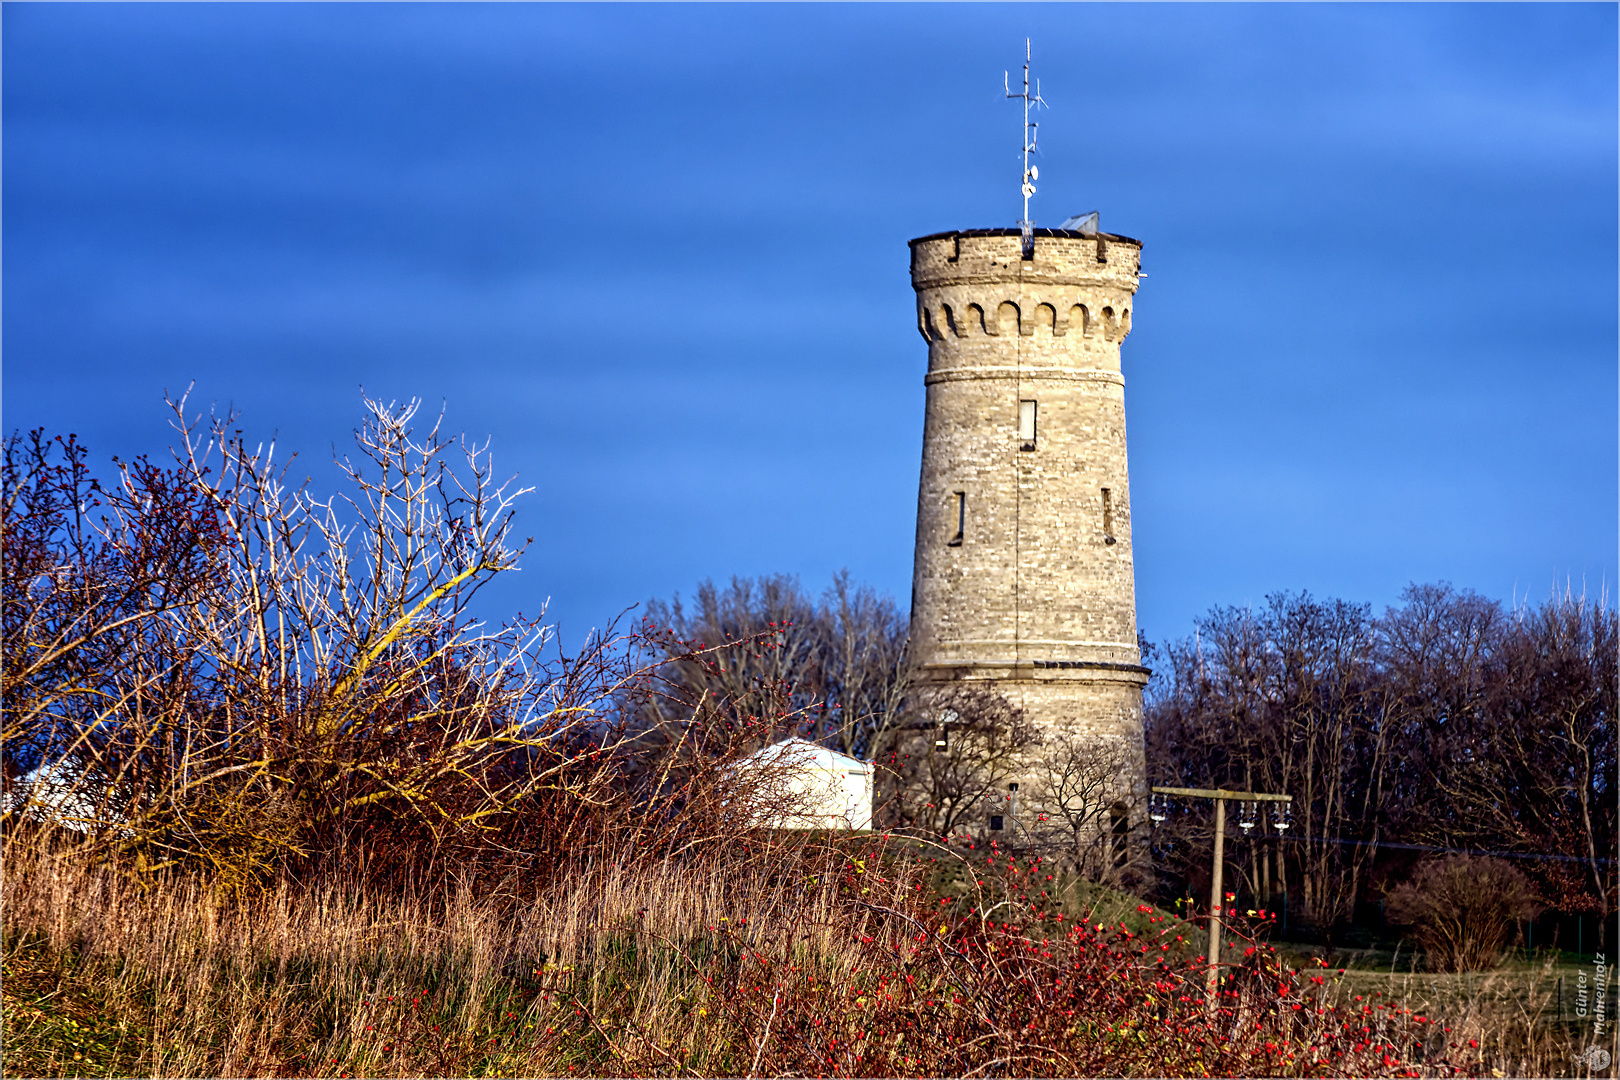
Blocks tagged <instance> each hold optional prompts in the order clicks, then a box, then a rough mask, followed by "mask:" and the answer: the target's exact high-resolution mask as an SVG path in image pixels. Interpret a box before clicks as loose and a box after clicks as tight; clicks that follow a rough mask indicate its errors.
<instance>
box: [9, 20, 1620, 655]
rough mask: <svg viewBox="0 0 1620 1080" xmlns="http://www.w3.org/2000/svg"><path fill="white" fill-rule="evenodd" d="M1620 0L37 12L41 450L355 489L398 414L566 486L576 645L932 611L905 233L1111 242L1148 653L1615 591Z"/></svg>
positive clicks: (28, 394) (32, 330) (14, 295)
mask: <svg viewBox="0 0 1620 1080" xmlns="http://www.w3.org/2000/svg"><path fill="white" fill-rule="evenodd" d="M1616 10H1617V9H1616V8H1615V6H1614V5H1596V4H1592V5H1573V6H1565V5H1554V4H1547V5H1541V4H1536V5H1508V4H1490V5H1480V6H1471V5H1461V4H1445V5H1434V6H1419V5H1410V6H1409V5H1394V6H1383V5H1372V4H1366V5H1361V4H1357V5H1345V6H1337V5H1308V6H1290V5H1282V4H1264V5H1254V6H1248V5H1196V6H1180V5H1171V4H1151V5H1126V6H1105V5H1082V6H1064V5H1045V4H1043V5H1032V6H1018V5H1001V6H974V5H945V6H932V5H921V4H918V5H901V6H871V7H867V6H844V5H793V6H766V7H755V6H744V5H735V6H733V5H726V6H715V7H701V6H699V7H692V6H674V5H669V6H663V5H660V6H649V7H639V6H628V5H602V6H583V7H571V6H520V5H493V6H474V5H459V6H430V5H405V6H391V5H386V4H366V5H357V6H343V5H325V4H322V5H308V6H301V5H225V6H214V5H208V4H174V5H157V6H141V5H114V6H102V5H93V4H63V5H48V4H15V3H13V4H7V5H5V7H4V8H3V11H0V18H3V24H4V25H3V31H4V37H3V48H4V55H3V60H4V69H3V78H4V87H3V89H4V99H3V105H4V116H3V119H4V136H3V137H4V143H3V151H4V166H5V173H4V189H3V195H4V203H3V226H4V262H3V270H4V293H3V300H4V315H3V335H4V338H3V344H4V397H3V412H4V415H3V421H4V425H5V428H6V429H7V430H8V431H9V430H14V429H17V428H28V427H32V426H35V425H44V426H46V427H47V428H49V429H51V430H53V431H66V430H71V431H76V432H78V433H79V434H80V435H81V437H83V438H84V439H86V440H87V441H88V442H89V443H90V444H91V445H92V447H93V448H95V449H97V450H99V451H101V452H103V453H107V454H113V453H116V454H119V455H124V456H128V455H132V454H135V453H139V452H155V451H159V450H161V449H162V448H163V447H164V446H166V445H167V444H168V441H169V433H168V430H167V428H166V426H165V416H164V410H163V408H162V394H163V391H164V390H165V388H168V389H171V390H173V389H178V388H182V387H184V386H185V385H186V384H188V383H190V382H192V381H195V382H196V386H197V389H196V391H195V399H196V400H199V401H204V402H206V401H218V402H221V403H225V402H230V403H233V404H235V405H236V406H237V407H239V408H240V409H241V410H242V411H243V413H244V420H245V422H246V424H247V426H248V427H249V428H250V430H254V431H257V432H261V433H265V434H269V433H276V434H277V435H278V437H279V440H280V445H281V446H282V447H283V448H285V449H293V450H296V451H298V452H299V453H300V455H301V457H302V458H303V459H304V460H305V461H306V462H307V463H308V464H309V471H310V472H312V473H314V474H315V475H316V476H317V477H318V478H321V477H324V476H329V473H326V472H325V471H324V470H325V468H326V466H325V462H327V461H329V460H330V456H331V447H332V446H333V444H338V445H340V446H341V445H343V444H344V443H345V442H346V440H347V439H348V438H349V433H350V431H351V430H352V429H353V427H354V426H355V424H356V423H357V422H358V420H359V415H360V414H359V395H360V389H361V387H364V388H365V389H366V391H368V392H370V393H372V394H376V395H381V396H384V397H409V396H413V395H415V396H420V397H423V398H425V399H426V400H427V401H428V402H430V403H431V404H432V405H433V406H434V407H437V406H438V404H439V403H440V402H443V403H444V404H445V407H446V409H447V421H448V423H449V425H450V426H451V427H452V428H454V429H456V430H465V431H468V432H470V433H473V434H475V435H478V436H489V437H491V438H492V439H493V442H494V447H495V450H496V453H497V455H498V458H499V460H500V462H502V463H503V465H504V467H505V468H506V469H509V470H510V471H512V472H515V473H517V474H518V475H519V476H520V478H521V479H522V480H523V482H525V483H528V484H532V485H534V486H535V487H536V488H537V491H536V493H535V494H534V495H532V496H530V497H529V499H528V501H527V505H526V506H525V508H524V510H523V512H522V515H521V523H520V527H521V529H522V531H523V532H524V533H525V534H526V535H533V536H534V538H535V540H534V544H533V547H532V548H531V549H530V552H529V554H528V555H527V557H526V559H525V562H524V568H523V570H522V571H521V573H520V574H519V575H517V576H514V577H513V578H512V579H511V580H509V581H508V582H506V583H504V584H503V585H502V586H501V587H500V589H499V590H498V591H497V592H496V593H494V594H492V596H491V603H492V604H493V605H495V606H496V607H499V608H501V609H507V610H510V609H516V608H522V609H524V610H525V611H528V612H531V613H532V612H534V611H535V610H536V609H537V608H538V606H539V604H540V602H541V601H543V600H544V599H545V598H547V597H550V598H551V601H552V609H551V610H552V614H553V615H555V616H557V617H559V618H560V619H561V620H562V623H563V631H564V635H565V638H576V637H577V635H579V634H581V633H583V632H584V631H585V629H586V628H588V627H589V626H591V625H593V624H599V623H601V622H603V621H605V620H606V619H608V618H610V617H611V616H613V615H614V614H616V613H617V612H618V611H619V610H620V609H622V608H624V607H626V606H628V605H630V604H633V603H635V602H637V601H639V600H644V599H645V598H647V597H649V596H668V595H670V594H672V593H674V592H676V591H682V592H690V591H691V589H692V587H693V586H694V585H695V583H696V582H697V581H699V580H700V579H702V578H705V577H711V576H712V577H716V578H725V577H727V576H729V575H731V574H734V573H735V574H758V573H765V572H774V571H789V572H793V573H797V574H799V575H801V577H802V578H803V580H804V581H805V583H806V584H807V585H809V586H811V587H812V588H815V589H819V588H820V587H821V586H822V585H823V584H824V583H825V582H826V580H827V579H828V577H829V576H830V575H831V574H832V572H833V571H835V570H836V569H838V568H839V567H845V566H847V567H848V568H849V569H850V570H851V571H852V573H853V574H854V575H855V577H856V578H858V579H860V580H863V581H866V582H869V583H871V584H873V585H875V586H877V587H879V588H881V589H883V590H885V591H888V592H890V593H892V594H893V595H894V596H895V597H896V599H897V600H898V601H899V603H900V604H901V606H902V608H904V606H905V605H906V603H907V599H908V596H909V590H910V574H911V555H912V544H913V540H914V535H913V530H914V525H915V514H916V483H917V474H918V459H919V453H920V447H921V434H922V406H923V386H922V375H923V370H924V365H925V362H926V349H925V346H924V343H923V342H922V340H921V339H920V337H919V336H918V335H917V332H916V329H915V315H914V306H913V295H912V292H911V288H910V283H909V279H908V275H907V269H908V262H907V259H908V254H907V248H906V241H907V240H908V239H910V238H912V237H915V236H920V235H923V234H926V233H930V232H936V231H940V230H944V229H950V228H980V227H986V226H1008V225H1011V224H1012V223H1013V221H1014V220H1015V218H1016V217H1017V216H1018V211H1019V197H1018V192H1017V184H1018V170H1019V160H1018V156H1017V149H1018V145H1019V122H1020V118H1021V117H1020V114H1019V111H1018V109H1017V107H1016V105H1015V104H1014V103H1013V102H1008V101H1006V100H1004V99H1003V97H1002V89H1001V76H1002V72H1003V70H1005V69H1007V68H1012V69H1013V70H1014V75H1015V77H1016V74H1017V68H1018V65H1019V64H1020V62H1021V60H1022V52H1023V40H1024V37H1025V36H1026V35H1028V36H1030V37H1032V38H1033V39H1034V49H1035V73H1036V75H1037V76H1039V78H1040V79H1041V84H1042V88H1043V90H1044V92H1045V96H1046V98H1047V100H1048V102H1049V103H1050V105H1051V108H1050V110H1048V111H1046V112H1044V113H1042V114H1041V116H1040V119H1041V145H1042V150H1043V156H1042V157H1041V158H1040V166H1041V173H1042V182H1041V184H1040V189H1041V190H1040V193H1039V194H1038V195H1037V196H1036V198H1035V200H1034V204H1033V207H1032V211H1033V214H1034V216H1035V218H1036V220H1037V221H1038V222H1040V223H1043V224H1055V223H1056V222H1058V221H1059V220H1061V219H1062V218H1064V217H1066V216H1068V215H1070V214H1073V213H1078V212H1082V211H1089V210H1092V209H1099V210H1101V212H1102V221H1103V226H1104V228H1106V229H1109V230H1111V231H1115V232H1121V233H1125V234H1127V235H1130V236H1134V237H1137V238H1140V239H1141V240H1142V241H1143V242H1144V244H1145V248H1144V253H1143V265H1144V268H1145V269H1147V271H1148V273H1149V276H1148V279H1147V280H1146V281H1145V282H1144V284H1143V288H1142V290H1141V292H1140V293H1139V294H1138V298H1137V302H1136V310H1135V313H1134V314H1135V320H1134V327H1135V329H1134V332H1133V334H1132V336H1131V338H1130V340H1129V341H1128V342H1127V343H1126V345H1125V354H1124V355H1125V361H1124V362H1125V373H1126V378H1127V388H1126V405H1127V411H1128V416H1129V423H1130V452H1131V472H1132V475H1131V492H1132V504H1133V514H1134V518H1133V521H1134V528H1135V539H1136V576H1137V595H1138V608H1139V613H1140V621H1141V624H1142V627H1143V629H1144V631H1145V632H1146V633H1147V634H1148V635H1149V636H1150V637H1152V638H1154V639H1156V640H1163V639H1165V638H1168V637H1176V636H1180V635H1182V634H1185V633H1188V632H1190V630H1191V627H1192V620H1193V618H1194V617H1195V616H1197V615H1198V614H1200V613H1201V612H1203V611H1205V610H1207V609H1208V608H1209V607H1210V606H1211V605H1212V604H1233V603H1237V604H1241V603H1245V602H1259V601H1261V600H1262V599H1263V597H1264V596H1265V594H1267V593H1269V592H1273V591H1276V590H1295V589H1310V590H1312V591H1313V592H1315V593H1317V594H1319V595H1332V596H1343V597H1347V598H1352V599H1359V600H1367V601H1371V602H1373V603H1374V604H1376V605H1379V606H1382V605H1383V604H1385V603H1388V602H1391V601H1393V600H1394V599H1395V598H1396V596H1397V595H1398V593H1399V591H1400V589H1401V588H1402V587H1403V586H1404V585H1405V584H1406V583H1408V582H1411V581H1432V580H1440V579H1444V580H1449V581H1451V582H1453V583H1454V584H1456V585H1457V586H1459V587H1466V588H1473V589H1476V590H1478V591H1481V592H1484V593H1486V594H1488V595H1492V596H1497V597H1500V598H1502V599H1504V600H1507V599H1509V598H1510V597H1512V596H1513V595H1515V594H1517V595H1518V596H1519V597H1521V598H1522V597H1523V596H1525V595H1526V594H1528V595H1530V596H1531V597H1532V599H1540V598H1542V597H1544V596H1546V595H1547V593H1548V592H1549V590H1550V589H1551V588H1552V587H1553V585H1554V583H1555V582H1557V583H1560V584H1561V583H1563V582H1564V581H1566V580H1568V581H1570V582H1571V583H1573V585H1574V586H1575V587H1576V588H1577V589H1578V588H1580V587H1581V586H1582V584H1583V583H1584V584H1585V586H1586V588H1587V589H1588V591H1589V592H1591V593H1596V592H1597V591H1598V589H1599V588H1600V587H1602V586H1604V585H1605V584H1606V585H1607V587H1608V588H1609V589H1610V591H1611V593H1612V591H1613V588H1614V585H1615V580H1616V549H1617V526H1616V520H1617V505H1616V501H1617V496H1616V492H1617V487H1620V477H1617V468H1616V446H1617V423H1616V417H1617V376H1616V350H1617V337H1616V325H1617V304H1616V295H1617V288H1620V281H1617V273H1616V266H1617V243H1616V236H1617V220H1616V205H1617V166H1616V162H1617V156H1620V147H1617V136H1616V131H1617V128H1620V119H1617V115H1616V99H1617V76H1616V52H1615V42H1616V36H1617V34H1616V31H1617V27H1616Z"/></svg>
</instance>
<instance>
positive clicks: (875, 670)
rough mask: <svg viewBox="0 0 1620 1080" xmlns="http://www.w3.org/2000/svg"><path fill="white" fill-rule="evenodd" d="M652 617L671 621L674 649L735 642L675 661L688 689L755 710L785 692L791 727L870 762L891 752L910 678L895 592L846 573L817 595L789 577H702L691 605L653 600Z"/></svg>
mask: <svg viewBox="0 0 1620 1080" xmlns="http://www.w3.org/2000/svg"><path fill="white" fill-rule="evenodd" d="M647 621H648V624H649V626H650V627H652V628H655V629H657V630H662V629H666V628H667V630H668V636H667V637H665V638H664V639H663V640H664V641H665V642H666V646H665V648H666V652H667V653H668V655H670V656H672V657H673V656H679V655H684V654H685V653H687V652H688V651H690V650H691V649H693V648H701V647H705V646H711V645H715V644H718V643H736V645H737V647H734V648H731V649H728V650H726V651H725V652H724V653H723V655H716V656H715V657H714V658H713V659H712V660H710V661H708V662H705V663H701V664H699V663H693V662H690V661H672V662H671V664H670V666H669V670H668V672H667V674H666V677H667V678H669V679H670V680H671V681H672V682H674V683H678V684H680V685H681V686H683V687H684V688H686V689H687V690H688V691H689V692H692V693H696V694H699V695H701V694H703V693H705V692H707V693H711V694H716V695H719V696H721V697H724V698H726V699H728V700H731V701H734V702H737V703H738V707H739V708H741V709H742V710H743V711H744V712H745V713H748V714H751V715H756V716H759V715H765V714H766V713H767V712H768V711H769V710H768V709H767V708H766V707H765V705H764V702H765V701H766V700H767V699H770V698H773V697H776V696H779V695H781V694H783V693H785V694H786V695H787V696H788V699H789V700H790V702H791V705H792V709H791V711H792V712H793V714H794V716H795V724H796V731H795V733H797V734H802V735H804V736H806V737H807V738H811V739H813V740H815V741H818V742H823V743H825V744H826V745H829V746H832V747H834V748H835V749H838V750H840V751H842V752H844V753H846V754H850V755H851V756H854V757H858V758H862V759H866V760H872V759H879V760H881V759H883V758H884V757H885V756H886V755H887V754H889V753H890V751H891V749H892V741H893V738H894V736H895V733H896V732H897V731H898V730H899V726H900V724H901V723H902V720H903V717H904V716H905V709H904V703H905V699H906V695H907V693H908V691H909V689H910V686H911V671H910V666H909V664H908V663H907V660H906V638H907V627H906V624H905V621H904V619H903V618H902V617H901V616H900V614H899V612H898V611H897V610H896V609H895V607H894V602H893V601H892V600H890V599H889V598H888V597H885V596H880V595H879V594H877V593H876V592H874V591H873V590H871V589H870V588H867V587H865V586H857V585H855V584H853V583H852V582H851V580H850V576H849V573H848V571H840V572H839V573H838V574H837V575H836V576H835V577H834V578H833V582H832V584H831V586H830V587H829V588H828V589H827V591H826V592H825V594H824V595H823V596H822V598H821V600H820V602H819V603H817V602H814V601H812V600H811V599H810V597H809V596H808V595H807V594H806V593H805V592H804V590H803V589H802V588H801V587H800V585H799V582H798V579H796V578H793V577H790V576H787V575H775V576H768V577H761V578H759V579H748V578H733V579H732V581H731V584H730V585H729V587H727V588H726V589H723V590H722V589H720V588H718V587H716V586H715V585H714V583H713V582H710V581H705V582H703V583H702V584H701V585H699V586H698V590H697V593H696V595H695V596H694V597H693V598H692V602H691V604H690V605H688V604H686V603H684V602H683V601H682V600H681V598H680V597H679V596H677V597H675V598H674V599H673V600H672V601H670V602H668V603H665V602H663V601H659V600H653V601H650V602H649V603H648V605H647Z"/></svg>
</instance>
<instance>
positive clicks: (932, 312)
mask: <svg viewBox="0 0 1620 1080" xmlns="http://www.w3.org/2000/svg"><path fill="white" fill-rule="evenodd" d="M1141 252H1142V245H1141V243H1140V242H1138V241H1136V240H1133V239H1131V238H1130V237H1126V236H1115V235H1112V234H1108V233H1100V234H1084V233H1075V232H1064V231H1062V230H1058V229H1037V230H1035V236H1034V244H1033V246H1032V250H1031V251H1030V257H1029V258H1025V257H1024V248H1023V243H1022V236H1021V234H1020V233H1019V231H1018V230H1016V229H977V230H970V231H965V232H951V233H938V234H936V235H934V236H925V237H922V238H921V239H918V240H913V241H912V242H911V279H912V285H913V287H914V288H915V289H916V291H917V329H918V331H919V332H920V333H921V334H922V336H923V338H924V340H926V341H927V342H928V344H929V370H930V372H931V373H933V372H939V371H945V370H949V369H952V368H961V367H973V366H977V361H978V360H980V359H982V358H983V357H984V356H988V355H990V354H992V353H994V354H997V355H1005V349H1006V345H1004V344H998V342H1006V343H1007V344H1011V341H1009V339H1011V340H1013V341H1016V340H1018V339H1023V341H1021V342H1020V352H1021V353H1023V354H1025V356H1026V358H1027V359H1028V361H1029V362H1031V363H1037V364H1038V363H1049V364H1050V365H1051V366H1055V367H1064V368H1092V369H1101V370H1111V371H1118V370H1119V344H1120V342H1122V341H1123V340H1124V339H1125V337H1126V336H1127V335H1128V334H1129V333H1130V332H1131V303H1132V297H1133V296H1134V295H1135V292H1136V287H1137V283H1138V279H1139V273H1140V263H1141Z"/></svg>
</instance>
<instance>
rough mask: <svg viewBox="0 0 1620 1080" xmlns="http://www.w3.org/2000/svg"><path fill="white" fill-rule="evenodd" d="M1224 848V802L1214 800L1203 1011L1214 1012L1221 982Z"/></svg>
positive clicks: (1223, 800)
mask: <svg viewBox="0 0 1620 1080" xmlns="http://www.w3.org/2000/svg"><path fill="white" fill-rule="evenodd" d="M1225 846H1226V800H1225V799H1216V800H1215V866H1214V869H1213V871H1212V872H1211V876H1210V883H1209V974H1208V975H1207V976H1205V980H1204V1011H1205V1012H1207V1013H1211V1014H1213V1013H1214V1012H1215V1000H1216V995H1217V993H1218V991H1219V987H1220V981H1221V905H1222V903H1223V902H1224V901H1225V899H1226V898H1225V897H1224V896H1222V895H1221V885H1222V882H1221V871H1222V869H1223V867H1222V859H1223V855H1224V848H1225Z"/></svg>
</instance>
